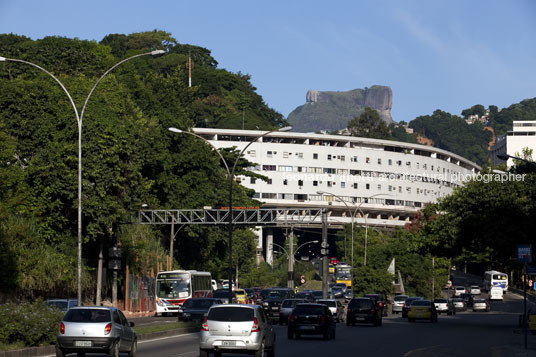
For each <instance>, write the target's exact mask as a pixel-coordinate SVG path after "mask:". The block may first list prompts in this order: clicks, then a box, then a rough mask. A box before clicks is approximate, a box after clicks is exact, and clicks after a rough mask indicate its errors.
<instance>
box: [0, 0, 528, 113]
mask: <svg viewBox="0 0 536 357" xmlns="http://www.w3.org/2000/svg"><path fill="white" fill-rule="evenodd" d="M154 29H159V30H164V31H167V32H169V33H171V34H172V36H173V37H174V38H175V39H177V40H178V41H179V42H180V43H188V44H192V45H196V46H201V47H205V48H207V49H209V50H211V51H212V55H213V56H214V57H215V58H216V60H217V61H218V62H219V67H220V68H225V69H227V70H229V71H232V72H238V71H240V72H242V73H247V74H250V75H251V77H252V80H251V81H252V83H253V85H254V86H255V87H256V88H257V91H258V93H259V94H260V95H261V96H262V97H263V98H264V100H265V102H266V103H267V104H268V105H269V106H270V107H272V108H273V109H275V110H277V111H278V112H280V113H282V114H283V115H284V116H285V117H286V116H287V115H288V114H289V113H290V112H291V111H292V110H293V109H294V108H296V107H297V106H299V105H302V104H304V103H305V94H306V92H307V90H309V89H316V90H321V91H346V90H351V89H355V88H364V87H370V86H372V85H374V84H380V85H387V86H390V87H391V88H392V89H393V108H392V116H393V119H394V120H395V121H401V120H404V121H410V120H412V119H414V118H415V117H417V116H419V115H427V114H431V113H432V112H433V111H434V110H435V109H441V110H445V111H448V112H450V113H453V114H460V112H461V111H462V110H463V109H465V108H469V107H471V106H472V105H475V104H482V105H484V106H486V107H487V106H488V105H491V104H494V105H497V106H498V107H499V108H503V107H507V106H509V105H510V104H513V103H517V102H520V101H521V100H523V99H527V98H533V97H536V70H535V68H536V1H532V0H512V1H504V0H501V1H496V0H485V1H480V0H475V1H467V0H463V1H458V0H449V1H434V0H423V1H411V0H408V1H396V0H393V1H388V0H379V1H376V0H375V1H357V0H353V1H352V0H348V1H346V0H341V1H331V2H328V1H316V0H310V1H298V0H295V1H291V0H270V1H262V0H257V1H255V0H236V1H234V0H226V1H222V0H219V1H216V0H204V1H195V0H190V1H182V0H175V1H166V0H161V1H152V2H149V1H139V0H129V1H120V0H108V1H101V0H92V1H76V0H63V1H60V0H46V1H45V0H0V33H15V34H19V35H25V36H28V37H30V38H32V39H40V38H43V37H45V36H65V37H70V38H75V37H76V38H79V39H84V40H96V41H100V40H101V39H102V38H103V37H104V36H105V35H107V34H110V33H122V34H130V33H133V32H142V31H151V30H154ZM0 55H1V54H0ZM194 83H195V78H194Z"/></svg>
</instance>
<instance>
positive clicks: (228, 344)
mask: <svg viewBox="0 0 536 357" xmlns="http://www.w3.org/2000/svg"><path fill="white" fill-rule="evenodd" d="M222 346H236V341H223V343H222Z"/></svg>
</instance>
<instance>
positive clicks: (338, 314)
mask: <svg viewBox="0 0 536 357" xmlns="http://www.w3.org/2000/svg"><path fill="white" fill-rule="evenodd" d="M317 303H318V304H324V305H327V307H329V311H331V314H332V315H333V319H334V320H335V322H341V321H343V320H344V306H342V304H341V302H340V301H339V300H336V299H319V300H318V301H317Z"/></svg>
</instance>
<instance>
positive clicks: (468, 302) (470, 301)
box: [460, 293, 474, 308]
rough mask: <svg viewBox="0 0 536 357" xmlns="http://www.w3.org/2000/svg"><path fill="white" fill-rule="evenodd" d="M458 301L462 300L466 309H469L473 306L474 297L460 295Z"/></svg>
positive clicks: (466, 294)
mask: <svg viewBox="0 0 536 357" xmlns="http://www.w3.org/2000/svg"><path fill="white" fill-rule="evenodd" d="M460 299H463V301H464V302H465V306H466V308H471V307H472V306H473V300H474V297H473V295H471V294H470V293H464V294H461V295H460Z"/></svg>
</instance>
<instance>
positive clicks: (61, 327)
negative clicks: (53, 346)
mask: <svg viewBox="0 0 536 357" xmlns="http://www.w3.org/2000/svg"><path fill="white" fill-rule="evenodd" d="M60 333H61V334H62V335H65V325H64V324H63V322H62V323H60Z"/></svg>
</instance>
